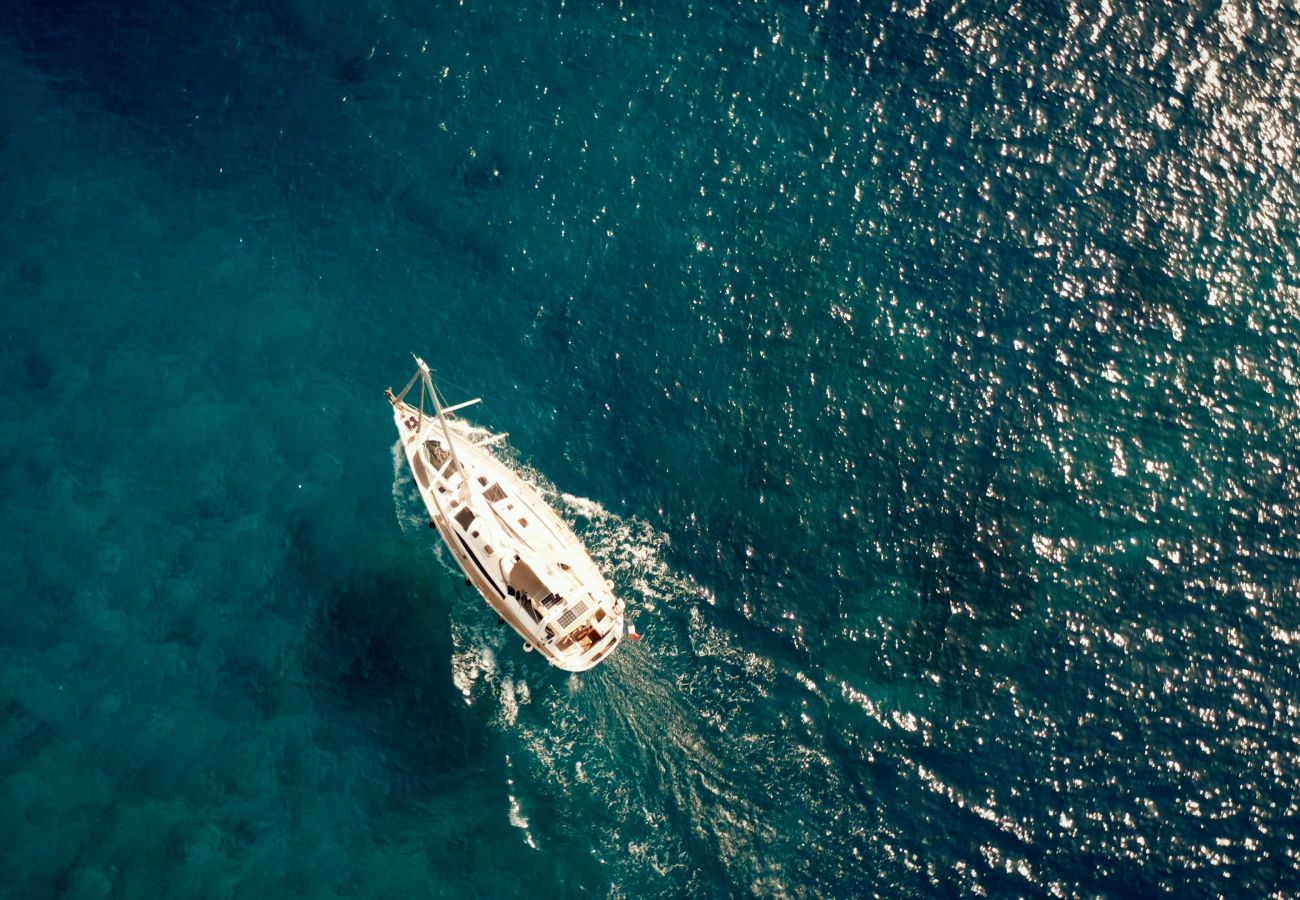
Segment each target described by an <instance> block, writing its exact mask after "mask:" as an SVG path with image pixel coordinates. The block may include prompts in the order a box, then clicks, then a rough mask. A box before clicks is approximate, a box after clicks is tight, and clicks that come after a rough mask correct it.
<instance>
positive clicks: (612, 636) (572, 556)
mask: <svg viewBox="0 0 1300 900" xmlns="http://www.w3.org/2000/svg"><path fill="white" fill-rule="evenodd" d="M415 361H416V364H417V366H418V368H417V370H416V373H415V375H414V376H413V377H412V378H411V380H410V381H409V382H408V383H407V385H406V387H405V388H404V389H403V390H402V392H401V393H400V394H394V393H393V392H392V390H391V389H389V390H387V391H385V392H384V393H385V394H386V395H387V397H388V400H389V402H390V403H392V405H393V421H394V422H395V423H396V425H397V433H398V435H399V438H400V440H401V444H402V449H403V451H404V452H405V453H406V460H407V463H408V464H409V465H410V467H411V473H412V475H414V477H415V484H416V487H417V488H418V489H419V491H420V497H421V498H422V499H423V500H424V505H425V507H426V508H427V509H428V511H429V517H430V525H431V526H432V527H434V528H436V529H437V530H438V533H439V534H441V535H442V539H443V541H445V542H446V544H447V547H448V549H450V550H451V554H452V556H453V557H454V558H455V559H456V562H457V563H459V564H460V567H461V568H462V569H463V570H464V571H465V577H466V579H467V581H468V582H469V583H470V584H472V585H473V586H474V587H475V588H477V589H478V592H479V593H480V594H482V595H483V599H484V600H485V601H487V603H488V605H489V606H491V607H492V608H493V609H494V610H496V612H497V614H498V615H499V616H500V617H501V618H502V619H504V620H505V621H506V622H509V623H510V625H511V626H512V627H513V628H514V629H515V631H517V632H519V635H520V636H521V637H522V638H523V639H524V649H525V650H536V651H537V652H539V653H541V654H542V655H543V656H545V657H546V659H547V660H548V661H549V662H550V663H551V664H552V665H554V666H558V667H559V668H561V669H564V670H566V671H569V672H582V671H585V670H587V669H590V668H591V667H592V666H594V665H596V664H597V663H599V662H600V661H601V660H604V659H607V658H609V655H610V654H611V653H613V651H614V648H615V647H617V646H618V643H619V641H620V640H621V639H622V637H623V602H622V601H621V600H620V599H618V598H617V597H615V596H614V593H613V589H612V588H613V585H611V584H610V583H609V582H608V581H606V580H605V577H604V576H603V575H602V574H601V573H600V570H599V569H598V568H597V567H596V564H595V562H594V561H593V560H592V558H591V555H590V554H589V553H588V552H587V549H586V547H584V546H583V545H582V542H581V541H579V540H578V538H577V536H576V535H575V534H574V533H573V531H572V529H570V528H569V526H568V525H567V524H566V523H565V522H564V520H562V519H561V518H560V517H559V516H558V515H556V513H555V511H554V510H552V509H551V508H550V506H548V505H547V503H546V501H545V500H543V499H542V497H541V495H540V494H539V493H538V492H537V490H536V489H535V488H534V487H533V486H532V485H530V484H528V482H526V481H524V480H523V479H522V478H520V477H519V475H517V474H516V473H515V472H514V471H513V470H511V468H510V467H509V466H507V465H506V464H504V463H503V462H501V461H500V460H499V459H497V458H496V457H495V456H493V455H492V454H491V453H489V452H488V451H487V449H486V447H487V446H488V445H490V444H492V443H495V442H496V441H497V440H499V439H501V438H503V437H505V435H496V436H493V437H489V438H487V439H485V440H479V441H474V440H472V439H471V434H472V432H471V430H470V428H469V427H468V426H467V424H466V423H465V421H464V420H463V419H461V418H460V417H458V416H457V415H456V413H457V412H458V411H459V410H461V409H464V408H465V407H467V406H471V405H473V404H475V403H478V402H479V401H478V400H477V399H475V400H469V401H466V402H465V403H458V404H456V405H455V406H447V407H444V406H443V404H442V400H441V398H439V396H438V392H437V391H436V390H435V389H434V385H433V378H432V376H431V375H430V373H429V367H428V366H427V365H425V362H424V360H422V359H420V358H419V357H416V359H415ZM417 381H418V382H419V383H420V403H419V405H418V406H412V405H411V404H410V403H407V402H406V395H407V394H408V393H410V391H411V389H412V388H413V387H415V384H416V382H417ZM426 397H427V398H428V399H429V401H430V402H432V404H433V413H434V414H433V415H429V414H428V413H426V412H425V409H424V404H425V399H426Z"/></svg>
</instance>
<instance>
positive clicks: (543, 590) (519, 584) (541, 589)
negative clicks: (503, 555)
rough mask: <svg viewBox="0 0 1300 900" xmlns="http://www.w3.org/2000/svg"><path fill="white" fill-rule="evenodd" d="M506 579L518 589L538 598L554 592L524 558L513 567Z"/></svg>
mask: <svg viewBox="0 0 1300 900" xmlns="http://www.w3.org/2000/svg"><path fill="white" fill-rule="evenodd" d="M506 581H508V582H509V583H510V586H511V587H512V588H514V589H515V590H516V591H523V592H524V593H525V594H527V595H528V596H530V597H536V598H537V599H538V600H540V599H542V598H543V597H545V596H546V595H547V594H550V593H552V591H551V589H550V588H549V587H547V586H546V582H545V581H542V577H541V576H540V575H538V574H537V573H536V572H535V571H533V567H532V566H530V565H528V563H526V562H524V561H523V560H519V561H518V562H516V563H515V564H514V566H512V567H511V569H510V572H509V574H507V575H506Z"/></svg>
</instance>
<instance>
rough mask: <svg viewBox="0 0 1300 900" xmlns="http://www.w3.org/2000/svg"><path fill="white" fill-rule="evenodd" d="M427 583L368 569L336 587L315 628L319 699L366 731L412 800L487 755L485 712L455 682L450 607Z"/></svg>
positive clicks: (313, 662) (313, 663) (313, 665)
mask: <svg viewBox="0 0 1300 900" xmlns="http://www.w3.org/2000/svg"><path fill="white" fill-rule="evenodd" d="M408 568H410V569H414V568H415V566H414V565H412V566H411V567H408ZM426 582H427V579H424V578H421V577H419V576H418V575H417V576H415V577H414V578H405V577H398V576H395V575H392V574H390V573H389V572H388V571H387V570H385V569H384V568H381V567H378V566H365V567H362V568H360V569H358V570H355V571H353V572H352V573H350V577H349V578H347V579H345V580H342V581H340V582H338V583H336V584H334V585H332V586H331V587H330V588H329V590H328V591H327V592H326V593H325V595H324V597H323V598H322V600H321V603H320V605H319V607H318V608H317V611H316V614H315V617H314V620H313V622H312V623H311V625H310V630H311V639H310V645H311V649H310V653H309V660H310V661H309V667H310V671H311V673H312V678H313V682H314V683H315V685H316V688H317V691H318V693H319V697H320V701H321V702H322V703H323V704H326V705H329V706H331V707H332V708H333V711H334V715H336V716H338V717H340V718H341V719H342V720H344V722H345V727H346V728H347V730H349V731H351V732H353V733H354V734H358V733H364V734H365V735H366V738H365V740H366V741H367V742H369V743H372V744H373V745H374V750H375V752H377V753H378V754H379V755H380V757H381V758H382V759H383V760H384V761H385V763H386V765H387V766H388V768H389V770H390V774H391V775H392V776H393V777H394V780H395V781H398V782H400V783H401V785H402V791H403V793H405V794H406V795H408V796H413V797H416V796H418V795H420V794H422V793H437V792H440V791H442V790H443V789H446V788H450V787H452V786H453V785H455V784H457V783H459V782H461V781H462V780H463V778H464V776H465V775H467V774H468V773H470V772H472V771H477V770H479V769H481V767H482V760H483V759H484V758H486V755H487V754H485V750H486V746H485V743H486V740H487V736H486V733H485V731H484V729H483V727H482V723H481V722H479V721H476V719H477V718H479V717H480V716H481V714H480V713H479V712H478V711H475V710H472V709H470V708H467V707H466V705H465V703H464V702H463V699H462V698H461V697H460V695H459V694H458V693H457V692H456V690H455V688H454V685H452V684H451V682H450V680H449V679H448V678H447V672H446V660H447V659H448V657H449V656H450V655H451V652H452V648H451V637H450V635H449V633H448V630H447V627H446V622H445V612H443V611H444V610H445V608H446V605H445V604H444V603H440V602H438V600H437V599H436V594H437V590H438V588H437V586H436V585H433V584H429V583H426Z"/></svg>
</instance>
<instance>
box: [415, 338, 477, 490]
mask: <svg viewBox="0 0 1300 900" xmlns="http://www.w3.org/2000/svg"><path fill="white" fill-rule="evenodd" d="M415 363H416V365H418V366H419V367H420V374H421V375H422V376H423V377H424V386H423V389H425V390H428V392H429V396H430V397H432V398H433V408H434V410H435V411H436V412H437V413H438V422H439V424H441V425H442V435H443V437H445V438H446V439H447V449H448V450H449V451H450V452H451V458H452V460H454V461H455V463H456V470H457V471H459V472H460V486H461V492H462V494H463V495H464V500H465V502H466V503H469V502H470V501H471V499H472V498H473V494H472V493H471V490H472V489H471V488H470V486H469V471H468V470H467V469H466V468H465V467H464V466H463V465H461V461H460V457H459V456H457V455H456V443H455V441H453V440H452V439H451V429H450V428H448V427H447V417H446V416H445V415H443V409H442V401H441V400H439V399H438V392H437V391H435V390H434V389H433V376H432V375H430V374H429V366H428V365H427V364H426V363H425V361H424V360H422V359H420V357H418V356H417V357H416V358H415ZM420 408H421V409H423V408H424V404H423V403H421V404H420Z"/></svg>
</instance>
